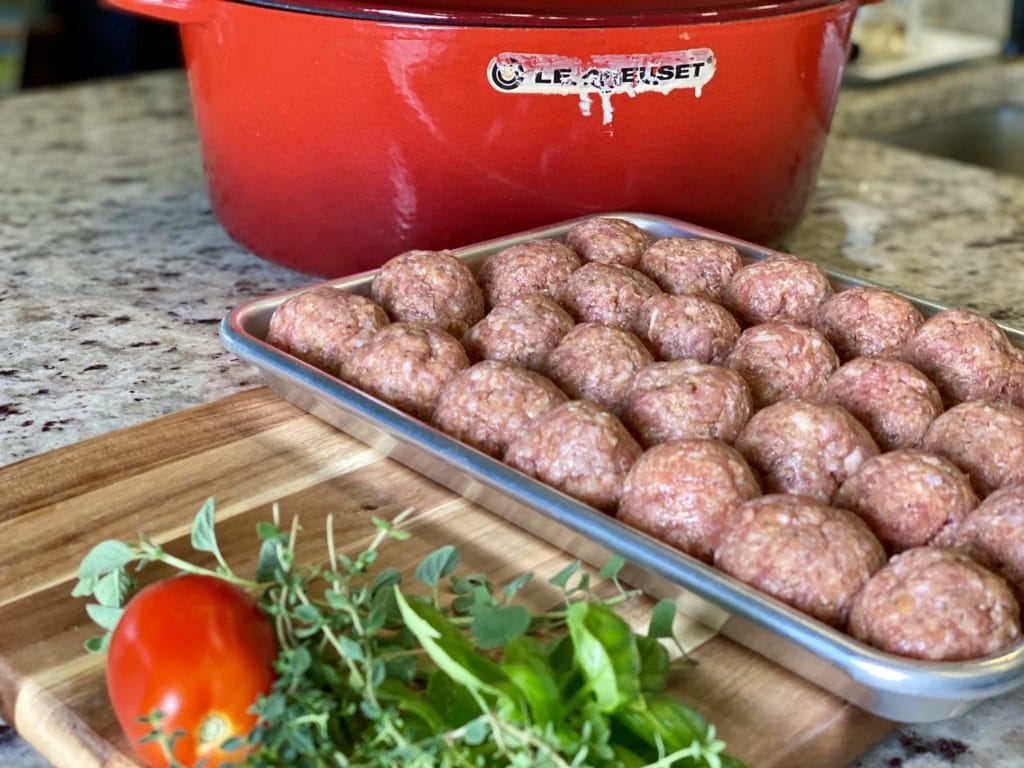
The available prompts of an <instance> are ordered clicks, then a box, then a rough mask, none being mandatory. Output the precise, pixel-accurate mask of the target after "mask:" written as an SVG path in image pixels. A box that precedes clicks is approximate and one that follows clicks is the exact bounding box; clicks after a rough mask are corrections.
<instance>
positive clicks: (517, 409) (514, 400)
mask: <svg viewBox="0 0 1024 768" xmlns="http://www.w3.org/2000/svg"><path fill="white" fill-rule="evenodd" d="M567 399H568V398H566V396H565V393H564V392H562V390H560V389H559V388H558V387H556V386H555V385H554V384H552V383H551V382H550V381H548V380H547V379H545V378H544V377H543V376H541V375H540V374H538V373H533V372H532V371H527V370H526V369H524V368H519V367H518V366H515V365H510V364H509V363H503V362H499V361H497V360H485V361H484V362H482V363H477V364H476V365H474V366H472V367H471V368H467V369H466V370H464V371H461V372H460V373H457V374H456V375H455V377H454V378H453V379H452V380H451V381H449V382H448V383H447V384H445V386H444V389H442V390H441V394H440V395H439V396H438V398H437V403H436V405H435V407H434V426H436V427H437V428H438V429H440V430H442V431H443V432H447V433H448V434H449V435H451V436H452V437H454V438H455V439H457V440H461V441H462V442H464V443H467V444H468V445H471V446H473V447H474V448H477V449H479V450H481V451H483V452H484V453H489V454H490V455H491V456H496V457H498V458H501V457H502V456H503V455H504V454H505V448H506V447H507V446H508V444H509V443H510V442H512V440H513V439H514V438H515V437H517V436H518V435H519V434H520V433H522V431H523V430H524V429H526V428H527V427H528V426H530V424H532V423H533V421H534V419H536V418H537V417H538V416H540V415H541V414H543V413H547V412H548V411H550V410H551V409H552V408H554V407H555V406H557V405H561V404H562V403H564V402H566V400H567Z"/></svg>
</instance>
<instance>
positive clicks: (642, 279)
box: [562, 261, 661, 332]
mask: <svg viewBox="0 0 1024 768" xmlns="http://www.w3.org/2000/svg"><path fill="white" fill-rule="evenodd" d="M656 293H661V289H660V288H658V286H657V285H656V284H655V282H654V281H653V280H651V278H649V277H647V275H644V274H642V273H640V272H637V271H636V270H635V269H630V268H629V267H624V266H622V265H621V264H602V263H601V262H598V261H594V262H591V263H590V264H586V265H584V266H582V267H580V268H579V269H578V270H576V271H575V272H574V273H573V274H572V277H570V278H569V281H568V282H567V283H566V284H565V291H563V293H562V306H563V307H565V308H566V309H567V310H569V314H571V315H572V316H573V317H574V318H575V319H576V320H577V322H581V323H602V324H604V325H614V326H615V327H616V328H622V329H623V330H626V331H630V332H632V331H633V329H634V327H635V326H636V318H637V315H639V314H640V306H641V305H642V304H643V303H644V302H645V301H646V300H647V299H649V298H650V297H651V296H653V295H654V294H656Z"/></svg>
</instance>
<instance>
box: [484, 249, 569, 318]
mask: <svg viewBox="0 0 1024 768" xmlns="http://www.w3.org/2000/svg"><path fill="white" fill-rule="evenodd" d="M579 266H580V257H579V256H577V255H576V254H575V252H573V251H572V250H570V249H569V248H567V247H566V246H564V245H562V243H560V242H558V241H557V240H551V239H550V238H546V237H545V238H537V239H536V240H529V241H527V242H525V243H518V244H516V245H511V246H509V247H508V248H503V249H502V250H500V251H498V252H497V253H492V254H491V255H490V256H488V257H487V258H486V259H485V260H484V263H483V264H481V265H480V270H479V272H477V275H476V280H477V283H478V284H479V285H480V288H481V289H482V290H483V293H484V303H485V304H486V306H487V309H490V308H491V307H494V306H497V305H498V304H503V303H505V302H506V301H509V300H510V299H514V298H515V297H516V296H526V295H528V294H531V293H543V294H545V295H546V296H550V297H551V298H552V299H554V300H555V301H561V300H562V289H563V288H564V287H565V283H566V281H568V279H569V276H570V275H571V274H572V273H573V272H575V271H576V270H577V269H579Z"/></svg>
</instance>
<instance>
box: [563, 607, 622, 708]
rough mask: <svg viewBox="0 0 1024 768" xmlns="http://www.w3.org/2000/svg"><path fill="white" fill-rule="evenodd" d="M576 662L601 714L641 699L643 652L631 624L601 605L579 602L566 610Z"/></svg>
mask: <svg viewBox="0 0 1024 768" xmlns="http://www.w3.org/2000/svg"><path fill="white" fill-rule="evenodd" d="M566 624H567V626H568V628H569V636H570V637H571V638H572V644H573V647H574V648H575V650H576V663H577V664H578V665H579V668H580V670H581V671H582V672H583V676H584V677H585V678H586V680H587V684H588V686H589V688H590V690H591V691H592V692H593V694H594V696H595V698H596V700H597V705H598V708H599V709H600V710H601V711H602V712H613V711H614V710H616V709H618V708H619V707H621V706H623V705H625V704H627V703H629V702H631V701H633V700H634V699H637V698H638V697H639V696H640V683H639V680H638V678H639V674H640V652H639V651H638V650H637V646H636V642H635V640H634V636H633V633H632V631H631V630H630V628H629V625H628V624H626V622H625V621H623V620H622V619H621V618H620V617H619V616H618V615H617V614H616V613H615V612H614V611H612V610H611V609H610V608H608V607H607V606H605V605H603V604H600V603H587V602H578V603H573V604H572V605H571V606H569V608H568V610H567V611H566Z"/></svg>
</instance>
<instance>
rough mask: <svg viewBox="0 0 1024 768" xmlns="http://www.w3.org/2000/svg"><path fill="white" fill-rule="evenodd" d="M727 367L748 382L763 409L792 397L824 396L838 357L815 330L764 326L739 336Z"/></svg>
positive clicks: (812, 397)
mask: <svg viewBox="0 0 1024 768" xmlns="http://www.w3.org/2000/svg"><path fill="white" fill-rule="evenodd" d="M725 364H726V365H727V366H729V367H730V368H732V369H733V370H734V371H736V372H738V373H739V374H740V375H741V376H742V377H743V378H744V379H746V380H747V384H749V385H750V390H751V392H752V393H753V395H754V405H755V406H757V407H758V408H761V407H763V406H766V405H771V404H772V403H777V402H779V401H780V400H785V399H787V398H791V397H803V398H811V399H815V398H821V397H823V396H824V395H825V385H826V384H827V383H828V380H829V377H830V376H831V375H832V374H833V373H834V372H835V370H836V369H837V368H838V367H839V358H838V357H837V356H836V353H835V350H833V349H832V346H831V345H830V344H829V343H828V342H827V341H826V340H825V337H824V336H822V335H821V334H820V333H818V332H817V331H816V330H814V329H813V328H809V327H808V326H805V325H797V324H796V323H764V324H763V325H755V326H753V327H752V328H747V329H746V330H745V331H743V333H742V334H740V338H739V340H738V341H737V342H736V346H734V347H733V350H732V352H731V353H730V354H729V356H728V357H727V358H726V360H725Z"/></svg>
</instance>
